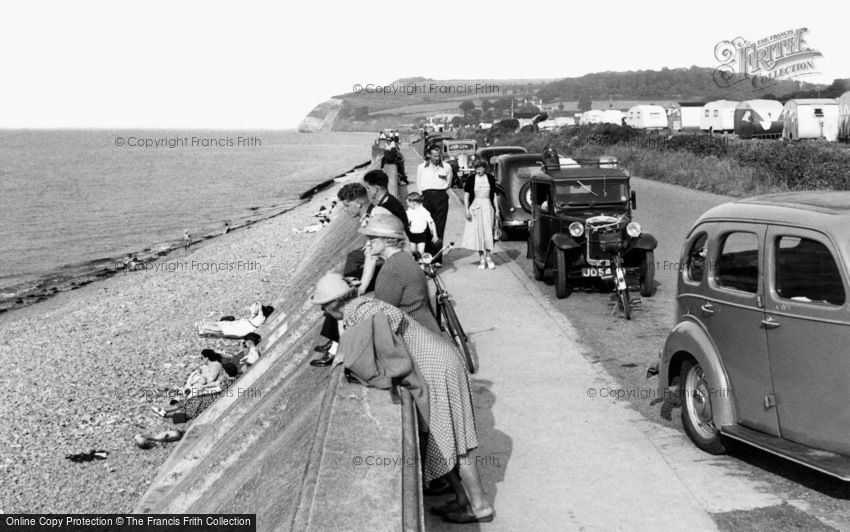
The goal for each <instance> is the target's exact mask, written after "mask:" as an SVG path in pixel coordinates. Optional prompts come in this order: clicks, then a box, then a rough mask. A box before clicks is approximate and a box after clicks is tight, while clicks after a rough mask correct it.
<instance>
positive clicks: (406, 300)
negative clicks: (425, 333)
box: [375, 251, 440, 334]
mask: <svg viewBox="0 0 850 532" xmlns="http://www.w3.org/2000/svg"><path fill="white" fill-rule="evenodd" d="M375 297H376V298H377V299H380V300H381V301H385V302H387V303H389V304H390V305H392V306H394V307H398V308H399V309H400V310H401V311H402V312H406V313H407V314H409V315H410V317H411V318H413V319H414V320H416V321H418V322H419V323H420V324H421V325H423V326H425V327H426V328H427V329H429V330H431V331H434V332H435V333H437V334H440V326H439V325H437V319H436V318H435V317H434V313H433V312H432V311H431V304H430V300H429V297H430V296H429V295H428V281H427V279H426V278H425V274H424V273H423V272H422V269H421V268H420V267H419V265H418V264H416V261H415V260H413V256H412V255H410V254H409V253H405V252H404V251H399V252H396V253H394V254H393V255H391V256H390V258H388V259H387V260H386V262H384V266H383V267H382V268H381V271H380V273H378V278H377V279H376V280H375Z"/></svg>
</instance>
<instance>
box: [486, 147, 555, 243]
mask: <svg viewBox="0 0 850 532" xmlns="http://www.w3.org/2000/svg"><path fill="white" fill-rule="evenodd" d="M479 151H480V150H479ZM542 166H543V156H542V155H540V154H539V153H519V154H509V155H500V156H498V157H496V161H495V164H494V165H493V166H492V168H491V171H492V172H493V176H494V177H495V178H496V185H497V187H498V192H499V194H497V195H496V201H498V202H499V217H500V218H499V223H500V224H501V228H502V239H504V240H507V239H508V238H510V237H511V236H512V235H513V234H514V233H515V232H519V231H522V232H523V236H527V235H525V232H526V230H527V229H528V220H530V219H531V175H532V174H533V173H534V172H536V171H538V170H540V169H541V168H542Z"/></svg>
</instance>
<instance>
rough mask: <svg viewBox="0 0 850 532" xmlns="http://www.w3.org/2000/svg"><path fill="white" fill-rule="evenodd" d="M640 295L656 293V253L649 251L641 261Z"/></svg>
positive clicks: (650, 295) (648, 295) (646, 295)
mask: <svg viewBox="0 0 850 532" xmlns="http://www.w3.org/2000/svg"><path fill="white" fill-rule="evenodd" d="M638 280H639V282H640V295H642V296H643V297H652V296H654V295H655V253H653V252H652V251H647V252H646V253H644V254H643V260H641V262H640V277H639V279H638Z"/></svg>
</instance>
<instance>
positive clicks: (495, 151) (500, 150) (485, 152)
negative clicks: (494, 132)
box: [475, 146, 528, 166]
mask: <svg viewBox="0 0 850 532" xmlns="http://www.w3.org/2000/svg"><path fill="white" fill-rule="evenodd" d="M508 153H528V150H526V149H525V148H523V147H522V146H487V147H485V148H478V151H477V152H476V153H475V158H476V159H483V160H484V161H486V162H487V164H489V165H491V166H492V165H493V164H495V162H496V157H498V156H500V155H506V154H508Z"/></svg>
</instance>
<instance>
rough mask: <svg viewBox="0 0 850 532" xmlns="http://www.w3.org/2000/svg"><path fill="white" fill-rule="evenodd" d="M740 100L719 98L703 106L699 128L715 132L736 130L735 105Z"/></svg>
mask: <svg viewBox="0 0 850 532" xmlns="http://www.w3.org/2000/svg"><path fill="white" fill-rule="evenodd" d="M737 105H738V102H733V101H731V100H717V101H714V102H708V103H707V104H705V105H704V106H703V108H702V116H701V117H700V121H699V128H700V129H701V130H703V131H709V132H714V133H720V132H726V131H728V132H729V133H731V132H732V131H735V107H736V106H737Z"/></svg>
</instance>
